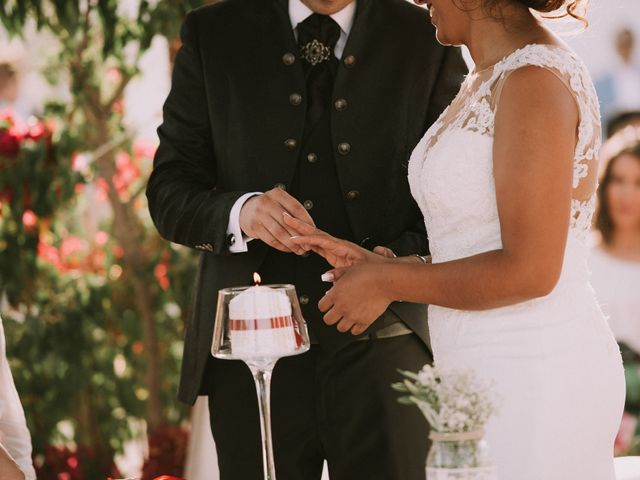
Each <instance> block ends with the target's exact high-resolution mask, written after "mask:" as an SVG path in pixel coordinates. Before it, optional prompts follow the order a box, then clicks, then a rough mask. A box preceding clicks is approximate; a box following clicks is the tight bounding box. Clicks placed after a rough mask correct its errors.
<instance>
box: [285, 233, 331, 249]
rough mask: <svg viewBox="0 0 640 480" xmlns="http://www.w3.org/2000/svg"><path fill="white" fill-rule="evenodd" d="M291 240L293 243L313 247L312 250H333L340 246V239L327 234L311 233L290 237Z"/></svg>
mask: <svg viewBox="0 0 640 480" xmlns="http://www.w3.org/2000/svg"><path fill="white" fill-rule="evenodd" d="M291 241H292V242H293V243H295V244H298V245H301V246H304V248H308V249H314V251H315V249H316V248H317V249H321V250H335V249H337V248H338V247H340V240H338V239H337V238H334V237H331V236H329V235H327V234H323V235H318V234H312V235H303V236H299V237H292V238H291Z"/></svg>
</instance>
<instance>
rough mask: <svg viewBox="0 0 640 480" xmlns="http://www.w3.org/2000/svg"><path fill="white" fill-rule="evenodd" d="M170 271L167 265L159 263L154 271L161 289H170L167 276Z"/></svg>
mask: <svg viewBox="0 0 640 480" xmlns="http://www.w3.org/2000/svg"><path fill="white" fill-rule="evenodd" d="M168 270H169V269H168V268H167V265H166V264H164V263H159V264H158V265H156V268H155V269H154V270H153V274H154V275H155V277H156V280H157V281H158V284H159V285H160V288H162V289H163V290H167V289H168V288H169V277H168V276H167V273H168Z"/></svg>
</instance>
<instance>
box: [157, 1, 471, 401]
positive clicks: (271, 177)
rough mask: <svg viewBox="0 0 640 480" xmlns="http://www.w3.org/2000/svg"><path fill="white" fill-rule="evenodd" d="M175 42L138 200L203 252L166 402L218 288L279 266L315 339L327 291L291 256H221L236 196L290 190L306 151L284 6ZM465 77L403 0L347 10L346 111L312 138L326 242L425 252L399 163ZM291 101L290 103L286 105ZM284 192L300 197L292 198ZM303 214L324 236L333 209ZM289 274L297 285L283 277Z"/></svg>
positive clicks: (419, 312)
mask: <svg viewBox="0 0 640 480" xmlns="http://www.w3.org/2000/svg"><path fill="white" fill-rule="evenodd" d="M182 39H183V47H182V48H181V50H180V51H179V53H178V55H177V58H176V62H175V69H174V73H173V84H172V89H171V92H170V94H169V97H168V99H167V101H166V103H165V106H164V122H163V124H162V126H161V127H160V128H159V130H158V134H159V137H160V146H159V149H158V151H157V155H156V158H155V162H154V170H153V173H152V175H151V178H150V180H149V184H148V187H147V197H148V200H149V208H150V211H151V215H152V218H153V220H154V222H155V224H156V226H157V228H158V230H159V232H160V233H161V235H162V236H163V237H165V238H166V239H168V240H170V241H172V242H175V243H179V244H182V245H186V246H189V247H192V248H197V249H199V250H202V251H203V253H202V255H201V258H200V265H199V273H198V276H197V283H196V286H195V297H194V303H193V308H192V311H191V315H190V319H189V322H188V325H187V332H186V339H185V351H184V359H183V367H182V379H181V385H180V392H179V397H180V399H181V400H183V401H185V402H187V403H193V402H194V401H195V398H196V396H197V395H198V393H203V392H205V391H206V385H204V386H203V385H202V383H203V382H202V378H203V373H204V370H205V367H206V365H207V362H208V361H209V356H210V354H209V350H210V345H211V337H212V331H213V321H214V315H215V307H216V294H217V291H218V290H219V289H221V288H224V287H229V286H238V285H247V284H250V282H251V277H252V273H253V272H254V271H259V272H260V271H261V269H262V268H267V267H266V266H265V263H270V265H271V267H269V268H268V269H269V270H274V268H275V269H276V270H277V268H276V267H277V266H278V265H283V267H282V268H281V269H280V270H281V271H280V272H279V275H280V277H278V275H274V276H272V278H267V279H266V280H267V281H271V280H273V281H287V280H288V281H289V282H290V283H296V286H297V287H298V289H299V290H298V293H299V294H301V295H302V294H303V293H304V292H301V291H300V288H302V287H300V284H305V285H309V290H310V295H309V296H308V297H307V298H308V299H309V302H308V304H307V305H304V306H303V313H304V315H305V318H306V319H307V321H308V322H309V323H310V328H311V330H314V329H316V330H317V331H318V332H319V333H322V331H321V330H322V329H323V327H325V328H329V327H326V326H325V325H324V324H323V323H322V319H321V315H320V312H319V311H318V310H317V306H316V304H317V301H318V300H319V297H320V296H321V294H322V292H324V291H325V290H326V289H327V286H326V284H325V285H322V284H321V282H320V279H319V273H320V272H321V267H320V266H318V263H317V262H316V263H315V264H314V265H316V266H315V267H313V268H311V267H309V268H305V266H304V265H305V264H304V263H302V264H299V263H296V262H298V261H300V262H304V261H305V260H304V259H295V260H294V259H292V257H294V256H293V255H289V256H287V255H284V254H276V253H275V252H274V251H273V250H271V249H270V248H269V247H267V246H266V244H264V243H262V242H260V241H257V240H254V241H252V242H250V244H249V251H248V252H247V253H241V254H231V253H229V250H228V248H229V241H230V239H228V238H227V234H226V230H227V225H228V221H229V214H230V210H231V208H232V206H233V204H234V203H235V201H236V200H237V199H238V198H239V197H240V196H241V195H243V194H244V193H247V192H252V191H266V190H269V189H271V188H273V187H274V186H275V185H284V186H289V185H291V183H292V182H294V176H297V175H300V173H299V171H300V169H301V168H302V167H301V166H300V165H299V162H300V164H302V163H305V165H306V162H305V159H306V158H307V155H308V153H309V152H308V148H307V145H305V144H304V143H303V133H304V130H305V112H306V108H305V103H304V102H305V100H306V99H305V88H306V87H305V77H304V73H303V67H302V61H303V60H302V59H301V58H300V57H299V51H298V47H297V44H296V40H295V37H294V34H293V31H292V27H291V23H290V19H289V15H288V9H287V0H225V1H222V2H220V3H218V4H215V5H213V6H209V7H204V8H201V9H198V10H195V11H193V12H191V13H190V14H189V15H188V17H187V19H186V21H185V23H184V26H183V30H182ZM465 72H466V69H465V67H464V63H463V61H462V59H461V57H460V53H459V52H458V51H457V50H455V49H451V48H444V47H442V46H441V45H439V44H438V43H437V42H436V40H435V32H434V28H433V27H432V25H431V24H430V22H429V20H428V16H427V13H426V12H425V11H424V10H423V9H420V8H418V7H416V6H414V5H411V4H410V3H408V2H406V1H405V0H358V3H357V12H356V16H355V21H354V25H353V28H352V30H351V33H350V36H349V39H348V42H347V45H346V47H345V51H344V54H343V56H342V61H341V62H340V65H339V67H338V72H337V76H336V79H335V84H334V95H333V98H334V99H336V100H345V101H346V102H345V103H346V108H344V107H345V104H342V105H339V107H340V108H332V111H331V113H330V119H328V121H327V125H328V127H327V132H326V135H325V137H324V138H325V139H326V142H325V143H326V145H324V147H325V150H326V151H327V152H329V155H328V156H329V157H333V158H328V159H327V158H326V157H327V155H325V158H324V159H322V160H323V161H324V162H330V163H331V169H333V170H328V172H329V173H327V175H329V177H331V175H332V174H331V171H333V175H334V178H333V179H332V180H331V179H329V180H326V179H323V178H322V177H321V176H320V177H318V178H317V179H316V183H321V182H324V181H326V182H329V183H332V185H331V186H332V188H328V189H327V191H329V192H337V194H334V193H332V194H330V195H333V197H332V198H331V199H330V200H331V201H327V202H326V205H329V206H328V207H327V206H325V207H324V208H325V209H326V208H329V209H333V211H334V212H333V213H335V214H336V218H338V217H340V218H343V219H344V222H343V223H347V224H348V233H345V232H342V231H341V232H332V233H334V234H338V233H341V234H342V235H345V236H347V237H349V239H350V240H352V241H355V242H358V243H361V244H362V245H365V246H367V247H373V246H376V245H386V246H389V247H390V248H392V249H393V250H394V251H395V253H396V254H397V255H409V254H414V253H422V254H424V253H426V252H427V238H426V235H425V232H424V224H423V218H422V216H421V214H420V211H419V209H418V207H417V205H416V203H415V201H414V200H413V198H412V197H411V194H410V191H409V186H408V182H407V163H408V159H409V156H410V154H411V152H412V149H413V148H414V147H415V145H416V144H417V142H418V141H419V140H420V138H421V136H422V135H423V134H424V132H425V131H426V129H427V128H428V127H429V125H431V123H433V122H434V121H435V120H436V118H437V117H438V115H439V114H440V113H441V111H442V110H443V109H444V108H445V106H446V105H447V104H448V103H449V102H450V101H451V99H452V97H453V96H454V95H455V93H456V92H457V91H458V88H459V85H460V82H461V80H462V76H463V74H464V73H465ZM295 93H298V94H299V95H301V96H302V99H303V102H302V103H301V104H299V105H297V103H299V102H298V101H297V100H298V99H297V98H295V96H292V94H295ZM345 145H346V146H345ZM325 165H327V164H326V163H325ZM305 168H306V167H305ZM296 172H298V173H296ZM336 176H337V178H335V177H336ZM329 177H328V178H329ZM300 188H302V187H300V186H299V183H298V189H300ZM293 194H294V195H295V196H297V197H298V199H299V200H300V201H304V200H305V198H306V197H305V194H306V192H304V191H297V192H293ZM328 195H329V194H328ZM316 203H318V204H319V205H318V206H317V207H315V209H314V210H311V212H310V213H311V215H312V217H314V218H315V216H316V215H317V216H319V217H322V218H326V219H327V220H326V221H324V224H323V225H319V227H322V228H325V229H327V230H329V231H330V232H331V231H332V222H331V218H332V217H331V214H332V212H331V211H324V212H323V211H322V208H323V207H322V202H316ZM336 208H338V210H339V212H338V211H336ZM323 215H324V217H323ZM269 259H270V260H269ZM294 268H295V269H297V271H296V275H295V276H293V275H291V276H290V278H288V277H287V272H288V271H289V269H294ZM283 269H284V270H283ZM276 277H278V278H276ZM305 288H306V287H305ZM305 300H306V299H305ZM303 303H304V302H303ZM391 308H392V310H393V313H394V315H396V316H397V317H400V318H401V319H402V321H404V322H405V323H406V324H407V325H409V326H410V327H411V328H412V329H413V330H414V331H415V332H416V333H417V334H418V335H420V337H421V338H423V340H424V341H425V342H428V332H427V329H426V310H425V307H424V306H421V305H415V304H409V303H396V304H393V305H392V307H391ZM332 328H334V327H332ZM343 338H344V339H345V341H348V340H349V338H350V337H349V336H348V334H347V335H343Z"/></svg>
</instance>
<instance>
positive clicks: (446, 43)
mask: <svg viewBox="0 0 640 480" xmlns="http://www.w3.org/2000/svg"><path fill="white" fill-rule="evenodd" d="M436 40H437V41H438V43H439V44H440V45H443V46H445V47H450V46H452V45H453V44H452V43H451V42H450V41H449V40H448V39H447V37H446V36H445V35H442V34H441V33H440V30H436Z"/></svg>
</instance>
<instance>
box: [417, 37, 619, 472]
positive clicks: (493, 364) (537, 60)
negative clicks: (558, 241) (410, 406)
mask: <svg viewBox="0 0 640 480" xmlns="http://www.w3.org/2000/svg"><path fill="white" fill-rule="evenodd" d="M529 65H534V66H538V67H541V68H545V69H548V70H549V71H551V72H553V73H554V74H555V75H556V76H557V77H558V78H560V79H561V80H562V82H563V83H564V84H565V85H566V87H567V88H568V90H569V91H570V92H571V93H572V94H573V96H574V98H575V100H576V102H577V105H578V106H579V110H580V126H579V130H578V142H577V146H576V150H575V165H574V178H573V202H572V206H571V214H572V215H571V226H570V231H569V238H568V242H567V248H566V253H565V258H564V265H563V269H562V275H561V278H560V281H559V282H558V285H557V286H556V288H555V289H554V291H553V292H552V293H551V294H550V295H548V296H546V297H544V298H538V299H535V300H531V301H527V302H523V303H520V304H517V305H513V306H509V307H504V308H497V309H492V310H486V311H462V310H454V309H449V308H442V307H438V306H430V307H429V327H430V330H431V341H432V347H433V353H434V358H435V363H436V365H438V366H439V367H443V368H472V369H474V370H475V371H476V372H477V373H478V375H479V376H480V377H482V378H485V379H489V380H491V381H492V382H493V383H494V389H495V392H496V394H497V396H498V397H499V398H500V410H499V413H498V414H497V415H496V416H495V417H494V418H493V419H492V420H491V421H490V424H489V425H488V428H487V440H488V442H489V446H490V449H491V451H492V454H493V457H494V459H495V461H496V464H497V467H498V477H499V479H500V480H613V479H614V478H615V474H614V468H613V442H614V438H615V435H616V431H617V429H618V426H619V423H620V418H621V415H622V409H623V404H624V388H625V387H624V375H623V370H622V361H621V358H620V351H619V349H618V346H617V345H616V342H615V340H614V338H613V336H612V334H611V331H610V329H609V327H608V325H607V322H606V319H605V318H604V316H603V314H602V312H601V310H600V308H599V306H598V304H597V302H596V299H595V295H594V292H593V289H592V288H591V285H590V284H589V271H588V267H587V255H588V247H587V237H588V234H589V229H590V225H591V218H592V216H593V210H594V206H595V191H596V185H597V181H596V178H597V156H598V155H597V154H598V146H599V142H600V120H599V118H600V117H599V108H598V101H597V97H596V94H595V90H594V88H593V85H592V83H591V79H590V77H589V74H588V72H587V70H586V68H585V66H584V65H583V63H582V62H581V61H580V60H579V59H578V58H577V57H576V56H575V54H574V53H573V52H571V51H569V50H568V49H565V48H564V47H560V46H554V45H541V44H531V45H528V46H526V47H524V48H522V49H520V50H517V51H516V52H514V53H512V54H511V55H509V56H507V57H505V58H504V59H503V60H502V61H500V62H498V63H497V64H496V65H494V66H493V67H491V68H489V69H487V70H483V71H480V72H477V73H473V74H470V75H469V76H468V77H467V79H466V80H465V82H464V83H463V85H462V87H461V91H460V93H459V94H458V96H457V97H456V98H455V100H454V101H453V102H452V104H451V105H450V106H449V108H448V109H447V110H446V111H445V112H443V114H442V116H441V117H440V119H439V120H438V121H437V122H436V123H435V124H434V125H433V126H432V127H431V129H429V131H428V132H427V133H426V135H425V136H424V138H423V139H422V140H421V142H420V143H419V144H418V146H417V147H416V149H415V151H414V153H413V155H412V157H411V161H410V164H409V181H410V184H411V189H412V192H413V195H414V197H415V198H416V200H417V202H418V204H419V205H420V208H421V209H422V212H423V214H424V216H425V222H426V227H427V232H428V235H429V244H430V248H431V254H432V257H433V261H434V263H441V262H446V261H450V260H454V259H459V258H464V257H469V256H472V255H476V254H479V253H482V252H487V251H491V250H497V249H500V248H501V247H502V243H501V235H500V223H499V219H498V211H497V205H496V193H495V184H494V178H493V158H492V157H493V156H492V146H493V130H494V120H495V111H496V108H497V104H498V102H499V99H500V92H501V90H502V87H503V85H504V82H505V81H506V79H507V78H508V76H509V74H510V73H512V72H513V71H515V70H516V69H519V68H522V67H525V66H529ZM526 114H527V112H522V115H523V116H524V115H526ZM531 261H532V262H535V261H536V259H535V258H532V259H531Z"/></svg>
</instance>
